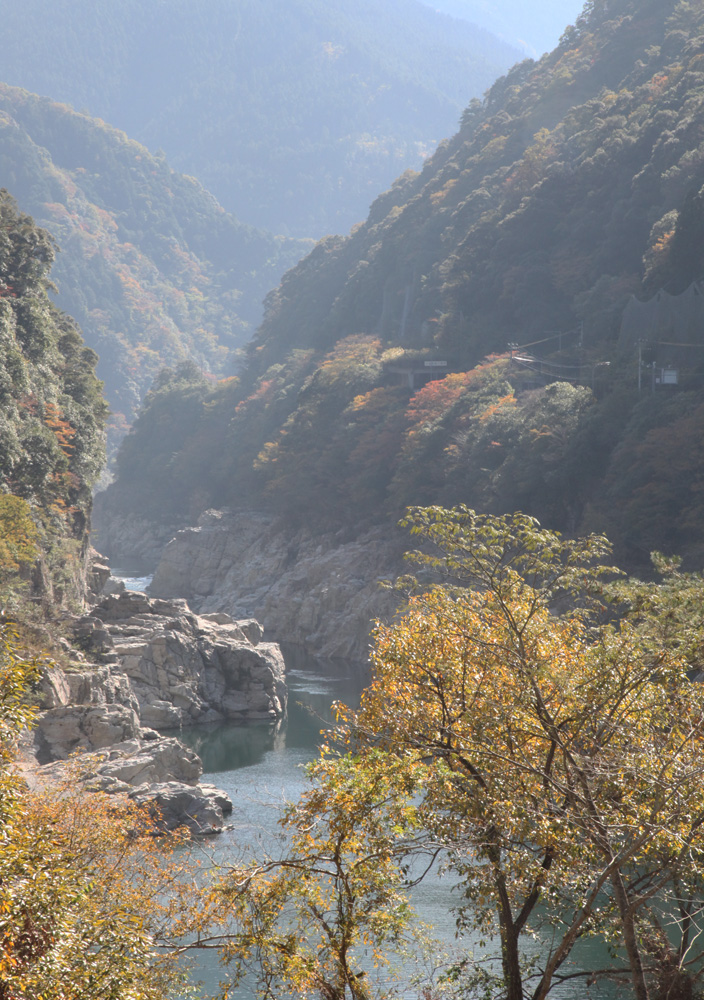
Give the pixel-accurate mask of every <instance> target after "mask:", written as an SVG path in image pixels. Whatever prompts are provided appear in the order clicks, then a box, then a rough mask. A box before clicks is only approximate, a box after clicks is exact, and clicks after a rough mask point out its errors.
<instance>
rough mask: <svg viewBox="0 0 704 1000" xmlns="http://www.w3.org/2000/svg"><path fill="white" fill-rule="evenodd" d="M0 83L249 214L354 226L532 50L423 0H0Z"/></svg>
mask: <svg viewBox="0 0 704 1000" xmlns="http://www.w3.org/2000/svg"><path fill="white" fill-rule="evenodd" d="M0 17H1V18H2V26H3V30H2V39H1V40H0V81H3V82H5V83H9V84H12V85H14V86H19V87H23V88H26V89H28V90H30V91H33V92H35V93H38V94H41V95H44V96H47V97H50V98H51V99H52V100H54V101H63V102H68V103H70V104H71V105H73V107H74V108H75V109H77V110H79V111H84V110H85V111H86V112H87V113H88V114H90V115H92V116H97V117H100V118H102V119H104V120H105V121H107V122H109V123H110V124H111V125H115V126H117V127H118V128H121V129H124V130H125V132H127V134H128V135H129V136H130V138H134V139H137V140H139V141H140V142H143V143H144V144H145V145H146V146H147V147H148V148H149V149H150V150H152V151H156V150H158V149H159V148H161V149H162V150H163V151H164V152H165V153H166V155H167V157H168V159H169V163H170V164H171V166H172V167H175V168H176V169H178V170H179V171H182V172H183V173H187V174H193V175H195V176H196V177H197V178H198V179H199V180H200V181H201V183H203V184H204V185H205V186H206V187H207V188H208V189H209V190H210V191H212V193H213V194H214V195H215V196H216V197H217V198H218V199H219V201H220V202H221V203H222V205H223V206H224V207H225V208H226V209H228V210H229V211H231V212H234V213H235V214H236V215H237V216H238V218H240V219H241V220H242V221H244V222H247V223H250V224H252V225H256V226H258V227H264V228H266V229H268V230H271V231H273V232H276V233H284V234H287V233H288V234H293V235H297V236H314V237H319V236H322V235H324V234H326V233H330V232H347V231H348V230H349V228H350V227H351V226H352V225H354V224H355V223H356V222H359V221H361V220H362V219H364V218H365V217H366V215H367V211H368V208H369V205H370V204H371V202H372V201H373V200H374V198H375V197H376V196H377V195H378V194H379V192H380V191H383V190H385V189H386V188H388V187H389V185H390V184H391V183H392V182H393V181H394V180H395V178H396V177H397V176H398V175H399V174H400V173H402V172H403V171H404V170H405V169H407V168H409V167H412V168H418V167H420V166H421V164H422V162H423V158H424V157H425V156H426V155H428V154H429V153H430V152H432V151H433V149H434V148H435V146H436V144H437V143H438V142H439V141H440V140H442V139H445V138H447V137H448V136H450V135H452V134H453V133H454V132H455V131H456V129H457V124H458V121H459V118H460V115H461V113H462V110H463V109H464V108H465V107H466V106H467V104H468V103H469V101H470V100H471V99H472V98H473V97H478V96H481V94H482V93H483V92H484V91H485V90H486V89H487V88H488V87H489V86H490V85H491V84H492V83H493V81H494V80H495V78H496V77H497V76H499V75H500V74H501V73H503V72H505V71H506V70H507V69H508V67H509V66H510V65H511V64H513V63H514V62H515V61H516V60H517V59H520V57H521V52H520V51H518V50H517V49H516V48H512V47H511V46H510V45H508V44H507V43H506V42H503V41H500V40H499V39H497V38H496V37H495V36H493V35H491V34H490V33H489V32H488V31H486V30H484V29H482V28H478V27H476V26H475V25H472V24H469V23H465V22H461V23H460V22H457V21H452V20H450V19H449V18H447V17H445V16H439V15H438V14H437V13H435V12H434V11H432V10H431V9H430V8H429V7H428V6H426V5H423V4H422V3H419V2H417V0H286V2H282V0H237V2H236V3H233V2H231V0H120V3H115V2H114V0H22V3H18V2H17V0H0Z"/></svg>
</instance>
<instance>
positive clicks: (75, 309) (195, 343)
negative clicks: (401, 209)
mask: <svg viewBox="0 0 704 1000" xmlns="http://www.w3.org/2000/svg"><path fill="white" fill-rule="evenodd" d="M0 180H1V182H2V183H3V184H4V185H5V187H6V188H8V189H9V190H10V192H11V193H12V194H13V196H14V197H16V199H17V200H18V202H19V203H20V205H21V206H22V208H23V209H24V210H26V211H28V212H31V213H32V215H33V217H34V218H35V219H36V220H37V222H38V223H39V224H41V225H42V226H45V227H46V228H47V229H48V230H49V231H50V232H51V233H52V235H53V236H54V237H55V238H56V241H57V243H58V245H59V247H60V249H61V253H60V254H59V255H58V258H57V261H56V265H55V267H54V270H53V280H54V282H55V284H56V285H57V287H58V292H59V294H58V299H57V301H58V304H59V305H60V306H61V307H62V308H64V309H65V310H66V311H67V312H69V313H70V314H71V315H72V316H74V317H75V318H76V320H77V321H78V322H79V323H80V325H81V327H82V329H83V331H84V336H85V338H86V340H87V342H88V344H89V345H90V346H91V347H93V348H94V349H95V350H96V351H97V352H98V354H99V356H100V364H99V374H100V376H101V377H102V378H103V380H104V381H105V387H106V393H107V397H108V400H109V402H110V406H111V409H112V411H113V415H112V417H111V426H112V427H113V428H114V430H115V432H116V434H117V436H119V434H120V433H122V432H124V429H125V428H126V425H127V423H129V422H130V421H131V420H132V418H133V416H134V414H135V412H136V410H137V408H138V406H139V404H140V401H141V399H142V397H143V396H144V393H145V392H146V391H147V389H148V388H149V385H150V384H151V382H152V380H153V378H154V376H155V375H156V373H157V372H158V371H159V370H160V369H161V367H162V366H163V365H166V364H174V363H176V362H178V361H180V360H183V359H185V358H192V359H194V360H196V361H197V362H198V363H199V364H200V365H201V366H203V367H204V368H205V369H206V370H212V371H220V372H225V371H227V368H228V365H229V364H231V361H232V358H231V354H232V352H233V351H234V350H235V349H237V348H239V347H242V346H243V345H244V344H245V343H246V341H247V340H248V339H249V338H250V336H251V333H252V331H253V329H254V328H255V327H256V324H257V322H258V321H259V319H260V318H261V302H262V299H263V298H264V295H265V294H266V292H267V291H268V289H269V288H270V287H271V286H272V285H275V284H276V283H277V281H278V280H279V276H280V275H281V273H282V272H283V271H284V270H285V268H286V267H287V266H290V264H291V263H293V262H294V261H295V260H296V259H298V257H299V256H300V255H301V253H302V252H303V249H304V246H305V244H299V243H297V242H296V241H287V240H283V239H281V238H275V237H273V236H271V235H269V234H266V233H263V232H261V231H258V230H255V229H252V228H251V227H249V226H245V225H242V224H240V223H239V222H238V221H237V220H236V219H235V218H234V217H233V216H231V215H229V214H227V213H226V212H224V211H223V209H222V208H221V207H220V206H219V205H218V204H217V202H216V201H215V199H214V198H213V197H212V196H211V195H210V194H208V193H207V192H206V191H205V190H204V189H203V188H202V187H201V186H200V185H199V184H198V183H197V182H196V181H195V180H193V178H190V177H184V176H183V175H181V174H178V173H175V172H174V171H173V170H171V168H170V167H169V165H168V164H167V162H166V160H165V159H164V158H163V156H162V157H154V156H152V155H151V154H149V153H148V152H147V150H146V149H145V148H144V147H143V146H140V145H139V144H138V143H136V142H133V141H131V140H129V139H128V138H127V137H126V136H125V135H124V134H123V133H121V132H118V131H117V130H116V129H113V128H111V127H109V126H107V125H105V124H104V123H103V122H101V121H97V120H95V119H91V118H88V117H87V116H86V115H81V114H78V113H75V112H73V111H71V110H70V109H69V108H67V107H66V106H65V105H61V104H56V103H54V102H51V101H49V100H47V99H44V98H39V97H37V96H35V95H33V94H29V93H27V92H26V91H22V90H19V89H17V88H12V87H8V86H6V85H1V84H0Z"/></svg>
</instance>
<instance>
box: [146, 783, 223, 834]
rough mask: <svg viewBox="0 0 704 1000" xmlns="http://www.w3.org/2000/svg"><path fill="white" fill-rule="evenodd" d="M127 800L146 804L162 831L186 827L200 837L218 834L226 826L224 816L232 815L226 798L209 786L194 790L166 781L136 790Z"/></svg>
mask: <svg viewBox="0 0 704 1000" xmlns="http://www.w3.org/2000/svg"><path fill="white" fill-rule="evenodd" d="M130 799H132V801H133V802H136V803H138V804H139V805H147V806H148V807H149V809H150V810H151V811H152V813H153V814H154V815H155V817H156V818H157V821H158V823H159V825H160V826H161V827H162V828H163V829H165V830H175V829H177V828H179V827H183V826H185V827H186V828H187V829H188V830H189V831H190V832H191V833H193V834H197V835H199V836H204V835H208V834H213V833H220V832H221V831H222V830H223V829H224V827H225V816H226V815H229V814H230V813H231V812H232V802H231V801H230V799H229V797H228V796H227V795H226V794H225V792H223V791H221V790H220V789H216V788H214V787H213V786H212V785H197V786H196V787H193V786H192V785H187V784H182V783H180V782H178V781H167V782H163V783H161V784H155V785H150V786H149V787H148V788H138V789H136V790H135V791H133V792H131V793H130Z"/></svg>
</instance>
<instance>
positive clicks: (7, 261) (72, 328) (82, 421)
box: [0, 191, 107, 623]
mask: <svg viewBox="0 0 704 1000" xmlns="http://www.w3.org/2000/svg"><path fill="white" fill-rule="evenodd" d="M53 258H54V249H53V244H52V240H51V238H50V236H49V235H48V234H47V233H46V232H44V231H43V230H41V229H39V228H38V227H37V226H36V225H35V224H34V222H33V220H32V219H31V218H30V217H29V216H27V215H24V214H23V213H21V212H19V211H18V209H17V205H16V204H15V202H14V201H13V199H12V198H11V197H10V196H9V195H8V194H7V192H6V191H0V602H2V616H3V620H4V621H5V620H7V618H6V616H13V615H16V614H17V607H18V603H17V602H18V601H19V600H20V598H21V595H23V593H24V592H26V591H27V590H28V589H29V588H30V586H31V590H32V598H33V600H34V601H35V602H41V607H42V610H47V608H48V607H49V606H50V605H51V604H52V603H53V602H54V601H55V602H57V603H63V602H67V603H70V602H73V601H75V600H80V598H81V597H82V593H81V592H82V589H83V588H84V586H85V556H86V551H87V529H88V521H89V517H90V509H91V488H92V486H93V485H94V483H95V480H96V479H97V477H98V473H99V472H100V469H101V467H102V464H103V461H104V457H105V447H104V445H105V439H104V434H103V425H104V422H105V416H106V412H107V407H106V405H105V401H104V400H103V397H102V394H101V391H100V390H101V386H100V382H99V381H98V379H97V378H96V376H95V363H96V361H97V357H96V355H95V353H94V352H93V351H91V350H90V349H89V348H87V347H86V346H85V344H84V343H83V341H82V339H81V335H80V332H79V330H78V329H77V327H76V325H75V323H74V322H73V320H72V319H70V317H68V316H67V315H66V314H65V313H62V312H61V311H60V310H59V309H57V308H56V306H55V305H53V303H52V302H51V300H50V298H49V291H50V281H49V272H50V269H51V265H52V262H53ZM37 557H38V558H37ZM25 614H26V615H28V616H29V618H30V619H32V620H33V621H35V623H36V621H38V620H39V617H40V616H39V615H38V603H35V606H34V608H33V609H32V610H29V611H28V610H27V607H26V605H25ZM23 617H24V616H23Z"/></svg>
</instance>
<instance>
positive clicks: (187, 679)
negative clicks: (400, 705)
mask: <svg viewBox="0 0 704 1000" xmlns="http://www.w3.org/2000/svg"><path fill="white" fill-rule="evenodd" d="M96 573H98V575H102V576H104V574H100V571H98V570H96ZM104 585H106V586H107V587H108V589H109V588H110V580H109V579H108V580H106V581H105V584H104ZM73 632H74V637H75V644H76V646H78V647H80V649H78V650H77V649H76V648H74V647H71V646H70V644H68V643H67V646H68V648H69V650H70V653H71V657H72V660H73V664H72V669H69V670H62V669H59V668H58V667H50V668H48V669H47V670H46V671H45V673H44V677H43V680H42V683H41V688H40V699H41V703H42V707H43V708H44V711H43V712H42V714H41V716H40V718H39V721H38V724H37V727H36V730H35V750H36V756H37V760H38V761H39V762H40V763H49V762H53V761H64V760H66V759H67V758H68V757H69V756H70V755H72V754H74V753H76V752H79V753H80V752H83V753H88V754H94V755H96V756H95V757H92V758H89V759H90V763H89V764H88V765H87V766H86V769H85V770H83V768H82V766H81V765H79V771H81V773H82V776H83V777H82V780H84V781H85V783H86V787H88V788H90V789H92V790H96V791H104V792H109V793H123V794H127V795H129V797H130V798H132V799H134V800H136V801H138V802H147V801H148V802H150V803H153V805H154V808H155V809H158V811H159V814H160V817H161V819H160V822H162V823H163V825H164V826H165V827H167V828H169V829H172V828H174V827H175V826H177V825H180V824H182V823H185V825H187V826H188V827H189V828H190V829H191V830H192V831H193V832H195V833H199V834H201V833H213V832H217V831H218V830H222V828H223V824H224V817H225V816H226V815H227V814H228V812H231V811H232V804H231V803H230V801H229V799H228V797H227V796H226V795H225V793H224V792H221V791H219V790H218V789H214V788H212V787H210V786H204V785H199V779H200V777H201V775H202V773H203V767H202V763H201V761H200V758H199V757H198V756H197V754H195V753H194V752H193V751H192V750H190V749H188V748H187V747H185V746H184V745H183V744H182V743H181V742H180V741H179V740H177V739H173V738H161V737H160V736H159V734H158V733H157V732H155V731H154V729H152V728H151V727H152V726H157V727H159V728H160V729H170V728H179V727H181V726H188V725H191V724H193V723H194V722H211V721H217V720H221V719H236V720H242V721H249V720H259V721H271V722H275V721H276V720H278V719H280V718H281V717H282V716H283V715H284V713H285V710H286V683H285V679H284V672H285V668H284V662H283V657H282V655H281V652H280V650H279V648H278V646H276V645H274V644H273V643H265V642H262V636H263V630H262V627H261V626H260V625H259V623H258V622H256V621H254V620H246V621H240V622H235V621H233V619H232V618H231V617H230V616H229V615H226V614H223V613H216V614H210V615H195V614H193V613H192V612H191V611H190V609H189V608H188V605H187V604H186V602H185V601H183V600H174V601H163V600H149V598H147V597H146V596H145V595H144V594H140V593H135V592H131V591H125V590H122V591H121V592H118V593H112V594H110V593H109V594H108V595H107V596H106V597H104V598H103V599H102V600H101V601H100V603H99V604H97V605H96V606H95V607H94V608H92V609H91V612H90V614H88V615H84V616H83V617H81V618H77V619H76V620H75V622H74V624H73ZM89 661H98V662H89Z"/></svg>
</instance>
